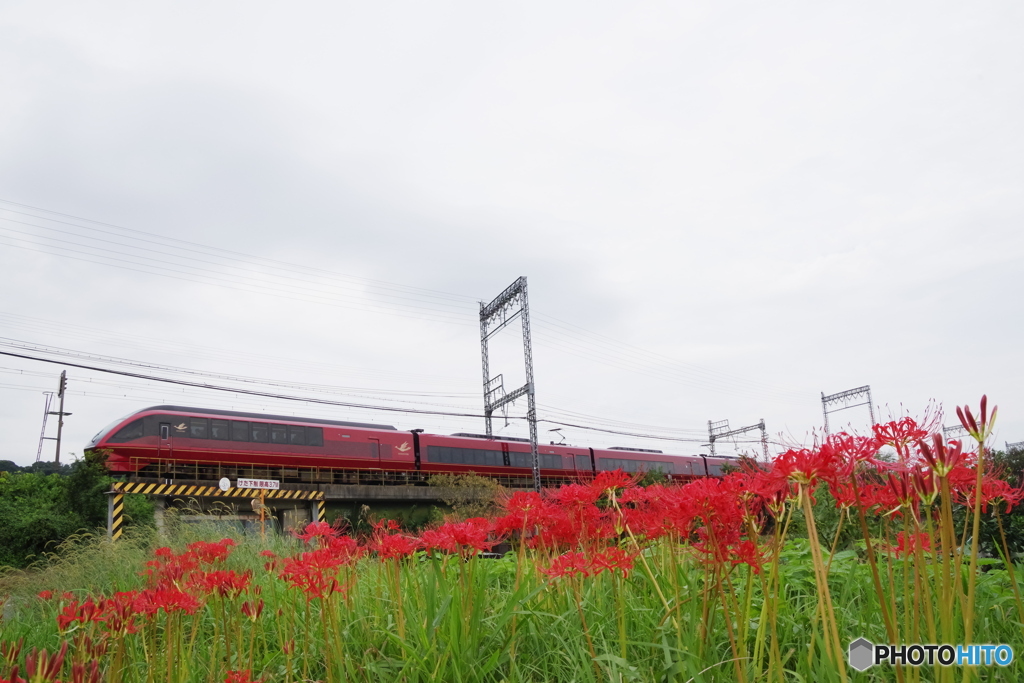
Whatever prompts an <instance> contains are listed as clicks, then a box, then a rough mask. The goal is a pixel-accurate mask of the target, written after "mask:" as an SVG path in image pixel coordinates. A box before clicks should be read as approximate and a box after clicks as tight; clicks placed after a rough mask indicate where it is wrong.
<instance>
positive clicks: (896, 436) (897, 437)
mask: <svg viewBox="0 0 1024 683" xmlns="http://www.w3.org/2000/svg"><path fill="white" fill-rule="evenodd" d="M871 429H872V431H873V432H874V433H875V438H876V439H878V441H879V443H881V444H884V445H886V446H891V447H892V448H895V449H896V453H897V455H898V456H899V458H900V461H903V460H906V459H907V457H908V455H909V452H910V451H909V450H908V447H909V446H910V444H912V443H915V442H917V441H920V440H922V439H924V438H925V437H927V436H928V430H927V429H923V428H922V427H921V426H920V425H918V424H917V421H916V420H915V419H914V418H912V417H909V416H908V417H904V418H901V419H899V420H893V421H891V422H886V423H885V424H876V425H873V426H872V427H871Z"/></svg>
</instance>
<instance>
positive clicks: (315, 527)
mask: <svg viewBox="0 0 1024 683" xmlns="http://www.w3.org/2000/svg"><path fill="white" fill-rule="evenodd" d="M339 533H340V532H339V531H338V530H337V529H335V528H334V527H332V526H331V525H330V524H328V523H327V522H311V523H310V524H308V525H306V530H305V531H304V532H303V533H301V534H300V533H296V534H295V538H299V539H302V540H303V541H306V542H307V543H308V542H309V541H312V540H313V539H314V538H316V539H327V538H331V537H332V536H337V535H338V534H339ZM320 544H321V545H326V541H320Z"/></svg>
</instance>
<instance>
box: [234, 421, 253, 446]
mask: <svg viewBox="0 0 1024 683" xmlns="http://www.w3.org/2000/svg"><path fill="white" fill-rule="evenodd" d="M231 440H232V441H248V440H249V423H248V422H239V421H238V420H232V421H231Z"/></svg>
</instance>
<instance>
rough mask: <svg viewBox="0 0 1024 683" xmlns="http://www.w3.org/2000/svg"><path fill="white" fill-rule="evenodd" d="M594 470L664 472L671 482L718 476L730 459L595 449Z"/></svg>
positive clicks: (637, 450)
mask: <svg viewBox="0 0 1024 683" xmlns="http://www.w3.org/2000/svg"><path fill="white" fill-rule="evenodd" d="M593 453H594V471H595V472H609V471H614V470H622V471H624V472H641V471H644V472H653V471H659V472H663V473H664V474H666V475H667V476H668V478H669V479H670V480H672V481H676V480H686V479H693V478H696V477H720V476H722V474H723V473H724V467H725V466H726V465H727V464H728V463H730V462H732V461H733V460H732V459H731V458H722V457H708V456H705V455H666V454H665V453H664V452H662V451H657V450H650V449H646V448H628V447H622V446H612V447H611V448H607V449H604V450H600V449H594V451H593Z"/></svg>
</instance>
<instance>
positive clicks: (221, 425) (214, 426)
mask: <svg viewBox="0 0 1024 683" xmlns="http://www.w3.org/2000/svg"><path fill="white" fill-rule="evenodd" d="M210 438H211V439H217V440H218V441H230V440H231V422H230V420H210Z"/></svg>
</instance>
